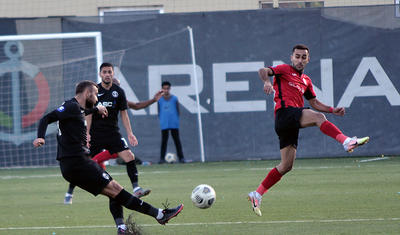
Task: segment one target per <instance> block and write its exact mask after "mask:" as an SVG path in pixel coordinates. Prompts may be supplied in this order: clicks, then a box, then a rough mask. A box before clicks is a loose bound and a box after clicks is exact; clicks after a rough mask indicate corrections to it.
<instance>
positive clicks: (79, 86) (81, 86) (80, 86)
mask: <svg viewBox="0 0 400 235" xmlns="http://www.w3.org/2000/svg"><path fill="white" fill-rule="evenodd" d="M92 86H94V87H97V88H99V86H97V84H96V83H95V82H93V81H89V80H84V81H82V82H80V83H78V84H77V85H76V89H75V94H80V93H82V92H84V91H85V90H86V89H87V88H90V87H92Z"/></svg>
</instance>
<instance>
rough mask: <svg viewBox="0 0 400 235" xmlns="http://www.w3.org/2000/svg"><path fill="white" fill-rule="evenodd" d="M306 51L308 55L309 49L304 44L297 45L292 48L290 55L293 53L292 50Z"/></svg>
mask: <svg viewBox="0 0 400 235" xmlns="http://www.w3.org/2000/svg"><path fill="white" fill-rule="evenodd" d="M296 49H298V50H307V51H308V53H310V49H308V47H307V46H306V45H304V44H297V45H296V46H294V47H293V50H292V53H293V52H294V50H296Z"/></svg>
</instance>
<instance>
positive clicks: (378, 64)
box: [0, 6, 400, 166]
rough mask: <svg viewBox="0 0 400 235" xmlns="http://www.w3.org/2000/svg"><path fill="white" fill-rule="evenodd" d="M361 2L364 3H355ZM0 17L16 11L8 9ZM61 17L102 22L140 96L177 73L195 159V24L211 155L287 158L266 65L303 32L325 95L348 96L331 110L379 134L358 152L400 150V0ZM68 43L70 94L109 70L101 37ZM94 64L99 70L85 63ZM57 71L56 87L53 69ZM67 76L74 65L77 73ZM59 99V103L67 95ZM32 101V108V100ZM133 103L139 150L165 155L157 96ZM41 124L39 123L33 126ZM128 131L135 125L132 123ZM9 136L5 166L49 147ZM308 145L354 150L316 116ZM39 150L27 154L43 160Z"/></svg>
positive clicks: (78, 28) (132, 94)
mask: <svg viewBox="0 0 400 235" xmlns="http://www.w3.org/2000/svg"><path fill="white" fill-rule="evenodd" d="M349 11H351V12H353V13H354V14H353V15H351V14H347V13H348V12H349ZM368 12H373V13H374V17H369V16H370V15H371V14H368ZM367 16H368V17H367ZM377 18H379V19H380V20H379V22H378V21H377V20H376V19H377ZM3 22H4V23H3ZM0 24H1V25H5V24H6V23H5V21H3V20H0ZM60 24H61V26H62V27H61V28H62V32H64V33H71V32H74V33H82V32H94V31H99V32H101V34H102V46H103V61H110V62H112V63H113V64H114V65H115V66H116V77H117V78H118V79H120V80H121V84H122V85H121V86H122V88H124V89H125V92H126V94H127V98H128V100H132V101H138V100H146V99H149V98H152V97H153V95H154V94H155V93H156V91H157V90H158V89H160V88H161V82H162V81H166V80H168V81H170V82H171V83H172V88H171V93H173V94H174V95H176V96H177V97H178V99H179V102H180V119H181V120H180V136H181V142H182V145H183V152H184V155H185V157H186V158H187V159H193V160H194V161H199V160H200V147H199V142H200V139H199V126H198V119H197V118H198V117H197V110H198V109H197V105H196V96H195V94H196V93H195V76H194V75H195V73H194V69H193V65H192V57H191V47H190V38H189V31H188V30H187V26H190V27H191V28H192V29H193V36H194V46H195V53H196V67H195V70H196V77H197V79H198V89H199V98H200V111H201V118H202V127H203V139H204V150H205V157H206V161H220V160H246V159H276V158H279V155H280V154H279V142H278V137H277V136H276V134H275V130H274V114H273V109H274V103H273V97H272V96H271V95H269V96H267V95H265V93H263V84H262V82H261V81H260V79H259V77H258V74H257V71H258V69H259V68H261V67H264V66H270V65H277V64H281V63H290V54H291V50H292V47H293V46H294V45H295V44H298V43H303V44H306V45H307V46H308V47H309V48H310V53H311V60H310V63H309V64H308V66H307V67H306V69H305V73H306V74H307V75H309V76H310V78H311V79H312V81H313V84H314V89H315V91H316V93H317V98H318V99H319V100H321V101H322V102H324V103H325V104H328V105H331V106H335V107H345V108H346V115H345V116H344V117H338V116H334V115H332V114H326V117H327V118H328V120H330V121H331V122H333V123H334V124H335V125H337V126H338V127H339V128H340V129H341V130H342V131H343V133H344V134H346V135H348V136H360V137H361V136H370V137H371V141H370V143H368V144H367V145H366V146H363V147H360V148H359V149H357V150H356V151H355V152H354V153H353V154H351V156H373V155H380V154H393V155H394V154H397V153H399V151H400V147H399V145H398V144H397V143H398V137H397V136H398V134H397V126H398V124H397V120H398V119H399V118H400V108H399V107H400V93H399V89H400V79H398V78H397V74H399V72H400V67H399V66H398V65H397V64H398V63H397V61H398V60H399V59H400V58H399V55H400V54H399V52H400V51H399V48H398V45H397V44H398V39H399V38H400V29H399V28H400V20H399V18H396V17H395V7H394V6H374V7H359V8H357V7H351V8H325V9H319V8H315V9H300V10H293V9H292V10H287V9H286V10H285V9H278V10H258V11H239V12H211V13H191V14H161V15H151V16H140V18H138V17H137V16H132V17H124V18H116V17H106V18H97V17H87V18H62V19H61V23H60ZM10 27H11V26H10ZM37 33H43V32H40V31H39V30H38V32H37ZM61 45H62V46H61V48H62V50H61V51H62V53H61V54H62V61H63V66H62V71H61V72H60V73H62V74H63V77H64V82H63V83H62V87H63V89H64V92H62V95H61V94H60V96H62V98H63V99H67V98H69V97H71V96H73V90H74V88H73V85H72V84H74V83H75V81H79V80H80V79H83V78H85V79H91V80H96V79H97V77H96V74H95V72H93V70H94V67H95V66H94V65H95V55H96V53H95V50H94V49H93V48H94V46H93V43H92V42H90V41H85V39H79V40H78V39H75V41H73V42H67V41H63V42H62V44H61ZM80 45H82V46H81V47H80ZM83 45H90V46H83ZM25 53H26V52H25ZM2 58H3V57H2ZM2 60H3V59H2ZM82 60H85V62H84V64H83V65H82V63H81V62H82ZM1 62H2V61H0V63H1ZM66 64H68V66H66ZM89 68H90V69H91V72H85V71H86V70H88V69H89ZM0 69H1V68H0ZM0 76H3V77H4V76H5V75H0ZM8 76H9V75H8ZM45 76H48V77H49V78H48V80H49V84H50V85H49V86H50V87H51V86H52V84H53V82H52V78H51V74H49V73H48V75H46V74H45ZM66 76H67V78H69V77H70V78H69V79H67V80H68V81H65V80H66ZM68 76H69V77H68ZM3 77H2V86H1V89H2V90H3V89H6V88H5V87H6V86H8V88H7V89H8V90H9V88H10V87H11V85H10V84H6V83H5V82H4V81H3V80H4V79H3ZM71 79H72V80H71ZM72 81H73V82H72ZM54 86H55V85H54ZM55 87H58V86H55ZM21 89H22V88H21ZM67 96H68V97H67ZM10 102H11V100H10V101H7V102H6V101H4V100H2V101H1V103H0V105H1V107H0V111H2V112H3V113H2V114H4V115H7V117H10V118H9V119H4V117H3V116H2V119H1V120H2V122H1V124H2V125H3V126H2V129H1V131H2V133H0V136H6V135H5V134H4V133H11V132H12V128H11V127H10V126H8V127H7V128H6V127H5V124H7V123H6V122H5V121H4V120H11V119H12V117H13V115H12V111H11V109H10V108H9V107H11V106H12V105H10V104H12V103H10ZM60 102H61V101H60ZM55 103H56V102H55V101H54V104H53V106H52V107H51V108H56V107H57V106H56V104H55ZM21 105H25V106H23V107H24V109H25V110H26V111H25V112H28V111H29V107H30V106H29V105H27V104H21ZM305 105H306V106H308V102H307V101H305ZM50 106H51V105H49V108H48V109H49V110H50ZM7 107H8V111H7ZM49 110H47V111H49ZM7 112H8V113H7ZM130 113H131V114H132V115H130V118H131V123H132V126H133V131H134V133H135V135H136V136H137V138H138V140H139V145H138V146H137V147H134V148H133V147H132V150H133V152H134V153H135V154H136V155H137V156H138V157H140V158H141V159H142V160H147V161H153V162H154V161H157V160H158V159H159V157H160V156H159V155H160V144H161V130H160V126H159V121H158V116H157V114H158V110H157V105H156V104H154V105H152V106H150V107H149V108H146V109H145V110H139V111H132V112H130ZM36 126H37V123H32V127H33V128H35V127H36ZM121 131H122V132H123V133H125V132H124V128H123V126H122V125H121ZM22 132H24V131H23V130H22ZM52 138H54V134H52V135H49V136H48V139H49V141H51V139H52ZM0 141H1V144H0V145H1V148H2V150H1V151H0V166H14V165H21V164H22V163H21V161H23V160H20V161H18V162H17V163H10V160H9V159H8V158H9V157H10V156H9V155H10V154H12V153H13V154H15V153H16V155H18V156H22V155H32V154H34V155H35V156H36V155H37V153H35V151H37V150H33V149H30V150H29V151H26V150H27V149H29V148H30V146H29V144H31V143H30V142H28V141H26V142H24V143H18V144H16V143H14V142H12V141H7V139H6V137H4V138H2V139H1V140H0ZM169 142H170V143H169V145H168V151H167V152H175V146H174V145H173V141H172V138H170V140H169ZM28 146H29V147H28ZM54 148H55V146H54ZM19 149H24V150H25V151H24V152H23V153H21V151H20V150H19ZM298 156H299V157H334V156H350V155H349V154H348V153H346V152H345V151H344V150H343V147H342V146H341V144H339V143H337V142H336V141H335V140H333V139H332V138H330V137H327V136H325V135H324V134H322V133H321V132H320V130H319V129H318V128H317V127H311V128H306V129H302V130H301V131H300V138H299V146H298ZM40 157H41V158H43V159H51V161H50V163H48V164H51V163H53V164H54V163H55V161H53V159H55V150H50V149H47V150H46V151H43V152H41V154H40ZM3 159H4V162H7V163H3ZM5 159H8V160H5ZM27 161H29V160H27ZM32 162H33V163H31V164H29V163H27V165H40V164H42V163H41V162H34V161H32ZM43 164H45V163H43ZM22 165H23V164H22Z"/></svg>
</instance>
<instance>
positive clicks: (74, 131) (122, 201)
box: [33, 81, 183, 234]
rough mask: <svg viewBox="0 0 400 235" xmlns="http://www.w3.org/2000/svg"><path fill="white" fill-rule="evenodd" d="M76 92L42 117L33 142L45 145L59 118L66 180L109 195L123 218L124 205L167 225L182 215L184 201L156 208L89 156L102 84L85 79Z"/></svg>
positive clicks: (115, 211) (116, 215)
mask: <svg viewBox="0 0 400 235" xmlns="http://www.w3.org/2000/svg"><path fill="white" fill-rule="evenodd" d="M75 93H76V95H75V97H74V98H72V99H70V100H68V101H66V102H64V103H63V104H62V105H61V106H60V107H59V108H57V109H56V110H53V111H52V112H50V113H48V114H47V115H45V116H44V117H43V118H42V119H41V120H40V122H39V127H38V138H37V139H35V140H34V141H33V145H34V146H35V147H40V146H42V145H44V144H45V139H44V138H45V134H46V129H47V126H48V125H49V124H50V123H53V122H56V121H58V126H59V132H58V136H57V141H58V151H57V160H58V161H59V162H60V169H61V173H62V176H63V177H64V179H66V180H67V181H68V182H70V183H71V184H73V185H77V186H78V187H80V188H82V189H84V190H86V191H88V192H90V193H92V194H93V195H94V196H97V195H98V194H103V195H105V196H107V197H109V199H110V201H109V205H110V212H111V214H112V215H113V217H114V218H123V216H122V206H124V207H126V208H128V209H131V210H135V211H138V212H141V213H143V214H147V215H149V216H152V217H154V218H155V219H156V220H157V221H158V222H159V223H160V224H166V223H167V222H168V221H169V220H170V219H171V218H173V217H175V216H176V215H178V214H179V213H180V212H181V211H182V209H183V204H181V205H179V206H177V207H176V208H173V209H165V210H162V209H158V208H155V207H153V206H152V205H150V204H148V203H146V202H144V201H142V200H140V199H138V198H137V197H135V196H133V195H132V194H130V193H129V192H127V191H125V190H124V189H123V187H122V186H121V185H120V184H119V183H118V182H116V181H115V180H113V178H112V177H111V176H110V175H109V174H108V173H107V172H106V171H104V170H103V168H101V167H100V166H99V165H98V164H97V163H96V162H94V161H93V160H91V159H90V158H89V157H88V156H89V149H88V148H87V147H86V144H87V129H86V121H85V109H89V108H92V107H93V105H94V104H95V103H96V102H97V94H98V86H97V84H96V83H94V82H92V81H82V82H80V83H79V84H78V85H77V87H76V92H75ZM121 205H122V206H121ZM122 222H123V221H122ZM124 230H125V228H124V227H118V234H124V233H125V231H124Z"/></svg>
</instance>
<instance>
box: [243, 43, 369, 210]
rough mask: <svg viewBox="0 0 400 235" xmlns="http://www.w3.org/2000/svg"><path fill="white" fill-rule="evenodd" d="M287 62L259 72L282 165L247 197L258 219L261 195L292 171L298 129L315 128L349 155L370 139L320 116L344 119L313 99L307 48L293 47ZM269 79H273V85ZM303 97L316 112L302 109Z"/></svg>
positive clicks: (341, 113)
mask: <svg viewBox="0 0 400 235" xmlns="http://www.w3.org/2000/svg"><path fill="white" fill-rule="evenodd" d="M290 60H291V62H292V64H291V65H288V64H282V65H278V66H274V67H268V68H261V69H260V70H259V76H260V78H261V80H262V81H263V82H264V91H265V93H266V94H267V95H269V94H272V93H273V92H274V91H275V96H274V101H275V103H276V105H275V132H276V133H277V135H278V137H279V145H280V152H281V162H280V163H279V165H277V166H276V167H275V168H274V169H272V170H271V171H270V172H269V173H268V175H267V176H266V177H265V179H264V180H263V181H262V182H261V184H260V185H259V186H258V188H257V190H256V191H254V192H250V193H249V195H248V199H249V201H250V202H251V206H252V208H253V211H254V213H256V215H258V216H261V215H262V214H261V210H260V204H261V199H262V196H263V194H264V193H266V192H267V191H268V190H269V188H271V187H272V186H273V185H274V184H276V183H277V182H278V181H279V180H280V179H281V178H282V176H283V175H285V174H286V173H288V172H289V171H290V170H291V169H292V167H293V163H294V160H295V159H296V149H297V140H298V136H299V129H300V128H305V127H311V126H318V127H319V129H320V130H321V132H322V133H324V134H325V135H328V136H330V137H332V138H333V139H335V140H336V141H338V142H339V143H341V144H342V145H343V148H344V150H345V151H347V152H349V153H350V152H353V150H354V149H355V148H356V147H358V146H361V145H363V144H365V143H367V142H368V141H369V137H363V138H357V137H348V136H346V135H344V134H343V133H342V132H341V131H340V130H339V129H338V128H337V127H336V126H335V125H334V124H333V123H331V122H329V121H328V120H327V119H326V117H325V115H324V114H322V113H321V112H325V113H333V114H334V115H338V116H343V115H344V114H345V109H344V108H333V107H330V106H327V105H325V104H323V103H322V102H321V101H319V100H318V99H317V98H316V94H315V92H314V89H313V85H312V82H311V79H310V78H309V77H308V76H307V75H305V74H304V73H303V71H304V68H305V67H306V65H307V64H308V62H309V61H310V50H309V49H308V47H307V46H305V45H301V44H300V45H296V46H294V47H293V50H292V55H291V56H290ZM269 76H274V83H273V84H271V81H270V78H269ZM303 96H304V97H305V98H306V99H307V100H308V102H309V104H310V105H311V107H313V108H314V109H315V110H317V111H319V112H317V111H314V110H311V109H310V108H306V107H304V101H303Z"/></svg>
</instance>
